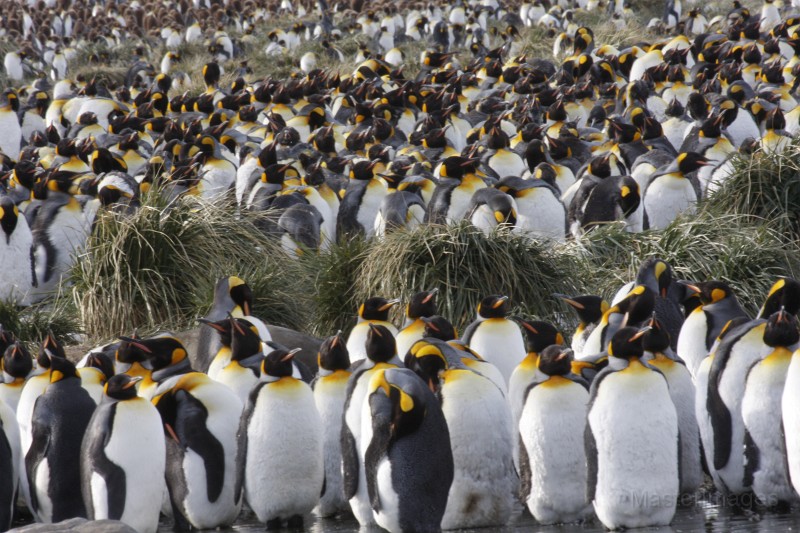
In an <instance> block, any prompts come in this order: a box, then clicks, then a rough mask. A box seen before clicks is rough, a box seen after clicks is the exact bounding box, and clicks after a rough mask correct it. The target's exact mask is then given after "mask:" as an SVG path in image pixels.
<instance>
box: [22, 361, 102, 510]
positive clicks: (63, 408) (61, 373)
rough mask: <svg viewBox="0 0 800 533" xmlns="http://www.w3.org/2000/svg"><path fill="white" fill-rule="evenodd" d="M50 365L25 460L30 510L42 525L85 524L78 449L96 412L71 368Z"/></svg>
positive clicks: (64, 364)
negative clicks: (73, 521) (72, 520)
mask: <svg viewBox="0 0 800 533" xmlns="http://www.w3.org/2000/svg"><path fill="white" fill-rule="evenodd" d="M50 365H51V366H50V385H49V386H48V387H47V389H46V390H45V391H44V393H43V394H42V395H41V396H40V397H39V399H38V400H36V404H35V406H34V408H33V416H32V417H31V446H30V448H29V449H28V451H27V453H26V454H25V470H26V474H27V479H28V480H29V481H30V504H31V506H30V509H31V512H32V513H33V514H34V516H35V517H36V518H37V520H38V521H40V522H44V523H46V524H50V523H55V522H61V521H62V520H66V519H68V518H76V517H83V518H86V506H85V504H84V501H83V497H82V493H81V470H80V458H81V443H82V441H83V436H84V434H85V433H86V428H87V426H88V425H89V420H90V419H91V418H92V414H93V413H94V409H95V403H94V400H92V398H91V397H90V396H89V393H88V392H86V390H85V389H83V388H82V387H81V378H80V376H79V375H78V371H77V370H76V369H75V365H73V364H72V363H71V362H69V361H68V360H67V359H65V358H61V357H51V359H50Z"/></svg>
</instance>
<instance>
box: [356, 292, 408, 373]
mask: <svg viewBox="0 0 800 533" xmlns="http://www.w3.org/2000/svg"><path fill="white" fill-rule="evenodd" d="M398 303H400V300H397V299H394V300H387V299H386V298H382V297H380V296H374V297H372V298H367V299H366V300H364V303H362V304H361V305H360V306H359V308H358V322H357V323H356V325H355V326H353V329H352V330H350V335H348V336H347V353H349V354H350V362H351V363H355V362H356V361H359V360H361V359H364V358H365V357H366V350H365V346H366V341H367V337H368V336H369V332H370V330H371V329H370V324H373V325H380V326H383V327H384V328H386V329H387V330H389V332H390V333H391V334H392V336H397V328H396V327H395V325H394V324H392V323H391V322H389V311H391V309H392V307H394V306H395V305H397V304H398Z"/></svg>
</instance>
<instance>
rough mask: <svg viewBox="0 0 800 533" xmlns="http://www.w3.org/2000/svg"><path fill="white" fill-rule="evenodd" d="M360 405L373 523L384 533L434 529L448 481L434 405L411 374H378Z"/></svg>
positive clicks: (446, 449) (441, 421)
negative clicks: (384, 532)
mask: <svg viewBox="0 0 800 533" xmlns="http://www.w3.org/2000/svg"><path fill="white" fill-rule="evenodd" d="M367 392H368V396H367V397H366V399H365V403H364V416H363V419H364V421H363V428H364V430H365V433H364V435H363V438H364V439H365V448H366V451H367V453H366V457H365V458H364V467H365V470H366V480H365V482H366V483H367V485H368V492H369V497H370V502H371V508H372V510H373V511H374V513H375V521H376V522H377V524H378V525H380V526H381V527H382V528H384V529H386V530H387V531H389V532H390V533H401V532H409V531H440V530H441V524H442V518H443V517H444V514H445V509H446V506H447V498H448V493H449V491H450V486H451V484H452V483H453V476H454V466H453V455H452V452H451V451H450V445H449V444H450V435H449V431H448V429H447V422H446V421H445V418H444V414H443V413H442V409H441V407H439V402H438V401H437V399H436V396H434V394H433V392H431V391H430V389H428V387H427V386H426V385H425V382H424V381H422V380H421V379H420V378H419V376H417V375H416V374H414V372H412V371H411V370H408V369H401V368H390V369H381V370H378V371H377V372H376V373H375V375H374V376H372V377H371V379H370V382H369V385H368V390H367Z"/></svg>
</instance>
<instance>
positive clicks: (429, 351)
mask: <svg viewBox="0 0 800 533" xmlns="http://www.w3.org/2000/svg"><path fill="white" fill-rule="evenodd" d="M440 342H443V341H437V343H433V342H431V341H430V340H428V339H422V340H419V341H417V342H415V343H414V345H413V346H411V348H410V349H409V350H408V353H407V354H406V356H405V360H404V361H403V362H404V364H405V366H406V368H408V369H410V370H413V371H414V373H415V374H416V375H418V376H419V377H420V378H422V381H424V382H425V383H427V384H428V388H430V389H431V392H433V393H434V394H435V393H436V392H438V390H439V387H440V385H441V384H440V381H439V374H440V373H441V372H443V371H445V370H447V369H448V368H449V367H450V363H449V362H448V360H447V356H446V355H445V354H444V352H443V347H442V345H440V344H438V343H440ZM444 345H445V346H447V344H446V343H445V344H444ZM447 349H449V346H448V347H447Z"/></svg>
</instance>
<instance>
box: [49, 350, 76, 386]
mask: <svg viewBox="0 0 800 533" xmlns="http://www.w3.org/2000/svg"><path fill="white" fill-rule="evenodd" d="M70 378H77V379H81V377H80V375H79V374H78V370H77V369H76V368H75V365H74V364H73V363H72V361H70V360H69V359H67V358H66V357H57V356H51V357H50V383H58V382H59V381H62V380H65V379H70Z"/></svg>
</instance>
